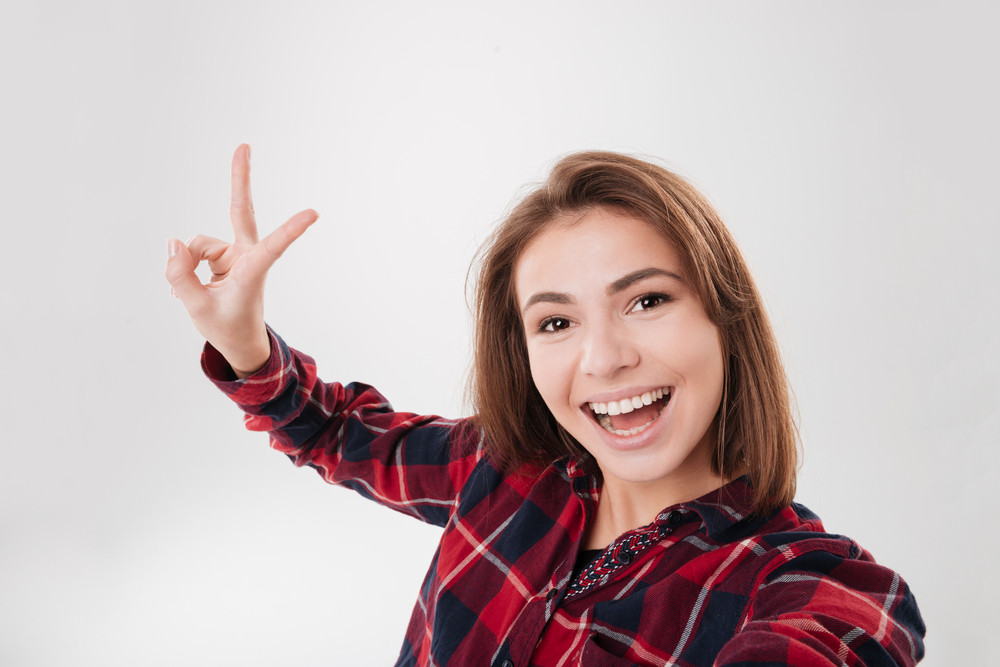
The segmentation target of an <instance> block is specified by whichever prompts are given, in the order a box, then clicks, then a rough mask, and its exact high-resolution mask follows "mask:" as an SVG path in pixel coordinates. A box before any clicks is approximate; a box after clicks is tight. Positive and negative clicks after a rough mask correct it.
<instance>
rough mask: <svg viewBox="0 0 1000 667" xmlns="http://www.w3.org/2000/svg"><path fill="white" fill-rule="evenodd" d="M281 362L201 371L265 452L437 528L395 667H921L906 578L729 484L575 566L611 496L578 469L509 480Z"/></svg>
mask: <svg viewBox="0 0 1000 667" xmlns="http://www.w3.org/2000/svg"><path fill="white" fill-rule="evenodd" d="M271 345H272V348H271V358H270V360H269V361H268V363H267V365H265V366H264V368H262V369H261V370H260V371H258V372H257V373H256V374H254V375H252V376H250V377H248V378H245V379H243V380H236V379H235V377H234V375H233V374H232V370H231V369H230V368H229V366H228V365H227V364H226V362H225V360H224V359H223V358H222V357H221V355H219V353H218V352H217V351H215V350H214V349H213V348H212V347H211V346H206V348H205V352H204V354H203V356H202V365H203V368H204V370H205V372H206V374H207V375H208V376H209V377H210V378H211V379H212V380H213V381H214V382H215V383H216V385H217V386H218V387H219V388H220V389H222V391H224V392H225V393H226V394H228V395H229V397H230V398H231V399H232V400H233V401H235V402H236V403H237V405H238V406H239V407H240V408H241V409H242V410H243V411H244V413H245V423H246V426H247V427H248V428H249V429H251V430H254V431H265V432H267V433H268V434H269V436H270V442H271V446H272V447H274V448H275V449H277V450H279V451H281V452H283V453H285V454H286V455H287V456H288V457H289V458H290V459H291V460H292V461H293V462H294V463H295V465H298V466H309V467H311V468H314V469H315V470H316V471H317V472H318V473H319V474H320V475H321V476H322V477H323V479H325V480H326V481H327V482H330V483H333V484H338V485H341V486H345V487H348V488H351V489H353V490H354V491H356V492H358V493H360V494H361V495H363V496H365V497H367V498H370V499H372V500H374V501H376V502H379V503H381V504H383V505H386V506H388V507H391V508H393V509H395V510H397V511H399V512H403V513H405V514H409V515H411V516H413V517H415V518H417V519H420V520H421V521H425V522H428V523H431V524H435V525H437V526H440V527H442V528H443V529H444V530H443V533H442V536H441V541H440V544H439V546H438V549H437V552H436V553H435V555H434V557H433V559H432V561H431V564H430V568H429V570H428V572H427V575H426V578H425V580H424V583H423V585H422V588H421V591H420V595H419V598H418V600H417V602H416V604H415V606H414V608H413V614H412V617H411V620H410V623H409V627H407V628H406V631H405V638H404V640H403V645H402V649H401V651H400V654H399V659H398V661H397V663H396V664H397V665H436V666H439V667H444V666H446V665H447V666H462V667H466V666H470V665H496V666H497V667H515V666H516V667H520V666H528V665H539V666H547V667H551V666H563V665H610V666H616V665H635V664H640V665H679V666H684V665H755V666H760V665H809V666H813V665H847V666H855V665H912V664H915V663H916V662H918V661H919V660H920V658H921V657H922V656H923V650H924V649H923V641H922V638H923V635H924V624H923V621H922V619H921V616H920V612H919V610H918V608H917V605H916V602H915V600H914V598H913V595H912V594H911V592H910V590H909V588H908V587H907V585H906V584H905V583H904V582H903V580H902V579H901V578H900V577H899V575H898V574H896V573H895V572H893V571H892V570H890V569H887V568H885V567H883V566H881V565H879V564H877V563H875V561H874V560H873V559H872V557H871V556H870V554H868V553H867V552H866V551H865V550H864V549H862V548H861V547H859V546H858V545H857V544H855V543H854V542H853V541H851V540H849V539H847V538H845V537H841V536H836V535H830V534H827V533H826V532H825V531H824V529H823V525H822V523H821V522H820V520H819V518H818V517H816V516H815V515H814V514H812V513H811V512H810V511H809V510H807V509H806V508H804V507H802V506H801V505H797V504H793V505H792V506H789V507H786V508H784V509H782V510H781V511H779V512H776V513H775V514H773V515H770V516H765V517H759V516H758V517H755V516H752V515H751V513H750V510H749V507H750V497H751V488H750V487H749V485H748V483H747V481H746V480H745V479H739V480H736V481H733V482H731V483H729V484H727V485H726V486H724V487H722V488H721V489H718V490H716V491H714V492H712V493H710V494H708V495H706V496H703V497H701V498H699V499H697V500H694V501H691V502H687V503H682V504H679V505H675V506H672V507H668V508H665V509H664V510H663V511H662V512H661V513H660V514H659V516H657V518H656V519H655V520H654V521H653V522H652V523H650V524H649V525H647V526H643V527H641V528H639V529H637V530H634V531H631V532H629V533H626V534H625V535H622V536H621V537H619V538H618V539H616V540H615V541H614V542H613V543H612V544H611V545H609V546H608V548H607V549H606V550H605V551H604V552H603V553H602V554H601V555H600V556H599V557H598V558H597V559H596V560H595V561H593V562H592V563H591V564H590V565H589V566H587V567H585V568H584V570H583V571H582V572H580V573H578V574H575V575H574V572H573V566H574V563H575V560H576V556H577V553H578V551H579V549H580V547H581V540H582V537H583V534H584V530H585V528H586V526H587V523H588V521H589V520H590V519H591V517H592V516H593V515H594V511H595V509H596V505H597V501H598V498H599V496H600V482H599V476H598V475H596V474H595V472H596V471H595V470H594V469H592V465H593V464H592V463H591V462H589V461H587V460H575V459H572V458H567V459H565V460H562V461H557V462H555V463H553V464H552V465H550V466H548V467H544V468H542V467H537V466H524V467H521V468H519V469H517V470H514V471H508V472H503V471H501V470H500V469H499V468H498V467H497V466H495V465H494V464H493V463H492V462H491V461H490V458H489V456H487V455H486V454H485V453H484V448H483V436H482V433H481V431H480V430H478V429H477V428H476V427H474V426H473V425H472V423H471V422H469V421H468V420H448V419H442V418H440V417H434V416H419V415H414V414H409V413H403V412H396V411H394V410H393V409H392V408H391V407H390V405H389V403H388V402H387V401H386V400H385V399H384V398H383V397H382V396H381V395H380V394H379V393H378V392H376V391H375V390H374V389H372V388H371V387H368V386H366V385H363V384H349V385H341V384H336V383H332V384H326V383H323V382H321V381H320V380H319V379H318V377H317V374H316V365H315V363H314V362H313V360H312V359H311V358H309V357H308V356H306V355H304V354H301V353H299V352H296V351H294V350H292V349H291V348H289V347H288V346H287V345H286V344H285V343H284V342H283V341H282V340H281V339H280V338H279V337H277V336H276V335H275V334H274V333H273V332H271Z"/></svg>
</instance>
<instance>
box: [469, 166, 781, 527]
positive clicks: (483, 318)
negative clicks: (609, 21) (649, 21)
mask: <svg viewBox="0 0 1000 667" xmlns="http://www.w3.org/2000/svg"><path fill="white" fill-rule="evenodd" d="M597 208H605V209H610V210H613V211H615V212H619V213H624V214H627V215H630V216H632V217H635V218H637V219H640V220H643V221H645V222H647V223H649V224H650V225H652V226H653V227H654V228H655V229H656V230H657V231H658V232H659V233H660V234H662V235H663V238H664V239H666V241H667V242H668V243H670V244H671V245H672V246H673V247H674V248H675V249H676V250H677V252H678V254H679V255H680V257H681V260H682V262H683V268H684V272H685V276H686V279H687V280H688V281H689V283H690V286H691V288H692V289H693V290H694V291H695V293H696V294H697V295H698V296H699V297H700V299H701V303H702V306H703V307H704V308H705V312H706V313H707V314H708V317H709V319H711V321H712V322H714V323H715V325H716V326H717V327H718V328H719V332H720V338H721V341H722V348H723V358H724V359H725V381H724V388H723V394H722V401H721V404H720V406H719V411H718V413H717V415H716V422H717V433H718V442H717V444H716V447H715V450H714V453H713V456H712V467H713V469H714V470H715V472H716V473H717V474H719V475H721V476H722V477H723V478H725V479H734V478H736V477H738V476H740V475H747V476H748V477H749V479H750V483H751V485H752V486H753V490H754V501H755V510H756V511H757V512H759V513H768V512H771V511H774V510H776V509H778V508H780V507H784V506H785V505H787V504H789V503H790V502H791V501H792V498H793V496H794V495H795V474H796V468H797V458H798V457H797V454H798V450H797V431H796V427H795V422H794V420H793V418H792V411H791V404H790V398H789V388H788V382H787V379H786V376H785V371H784V368H783V366H782V363H781V359H780V356H779V354H778V347H777V344H776V341H775V337H774V333H773V332H772V330H771V325H770V322H769V321H768V317H767V314H766V312H765V311H764V306H763V304H762V302H761V298H760V294H759V293H758V291H757V287H756V286H755V284H754V282H753V279H752V278H751V276H750V272H749V270H748V269H747V266H746V263H745V262H744V260H743V257H742V255H741V254H740V251H739V249H738V248H737V247H736V243H735V241H734V240H733V237H732V236H731V235H730V233H729V230H727V229H726V227H725V225H724V224H723V223H722V220H721V219H720V217H719V215H718V214H717V213H716V212H715V210H714V209H713V208H712V207H711V206H710V205H709V203H708V202H707V201H706V200H705V198H704V197H703V196H702V195H701V194H700V193H699V192H698V191H697V190H695V188H694V187H692V186H691V185H690V184H689V183H688V182H687V181H685V180H684V179H682V178H680V177H679V176H677V175H676V174H674V173H672V172H670V171H668V170H666V169H664V168H662V167H659V166H656V165H654V164H651V163H649V162H645V161H643V160H639V159H636V158H633V157H629V156H626V155H620V154H617V153H610V152H583V153H576V154H573V155H569V156H568V157H565V158H563V159H562V160H560V161H559V162H558V163H557V164H556V165H555V167H554V168H553V169H552V172H551V174H550V175H549V178H548V180H546V181H545V182H544V183H543V184H542V185H541V186H540V187H538V188H537V189H535V190H534V191H532V192H531V193H530V194H528V195H527V196H526V197H525V198H524V199H522V200H521V201H520V203H518V204H517V205H516V206H515V207H514V208H513V210H512V211H511V212H510V214H509V215H508V216H507V218H506V219H505V220H504V221H503V222H502V223H501V224H500V226H499V227H498V228H497V229H496V231H495V232H494V233H493V235H492V236H491V237H490V238H489V239H488V240H487V242H486V243H485V244H484V246H483V247H482V248H481V249H480V253H479V255H478V268H479V272H478V278H477V280H476V283H475V285H476V292H475V312H476V325H475V343H474V345H475V347H474V361H473V368H472V376H471V378H470V393H471V399H472V404H473V408H474V409H475V411H476V412H477V417H476V423H478V424H479V425H480V426H481V427H482V428H483V430H484V432H485V434H486V447H487V450H488V454H489V455H490V456H491V457H492V459H493V460H494V461H496V462H497V463H498V464H499V465H501V466H503V467H506V468H508V469H510V468H512V467H513V466H516V465H520V464H524V463H535V464H542V465H547V464H549V463H551V462H553V461H554V460H557V459H560V458H563V457H565V456H567V455H571V454H577V455H579V454H581V453H582V448H581V447H580V445H579V444H578V443H577V442H576V441H575V440H574V439H573V437H572V436H570V435H569V433H568V432H566V431H565V429H563V428H562V426H560V425H559V423H558V422H557V421H556V420H555V418H554V417H553V416H552V414H551V413H550V412H549V410H548V408H547V407H546V406H545V403H544V401H543V400H542V397H541V395H540V394H539V393H538V390H537V389H536V388H535V385H534V382H533V381H532V378H531V371H530V368H529V365H528V352H527V347H526V345H525V335H524V329H523V324H522V321H521V315H520V310H519V309H518V307H517V295H516V292H515V284H514V278H515V272H516V269H517V262H518V259H519V258H520V256H521V253H522V252H523V251H524V249H525V247H526V246H527V244H528V243H529V242H530V241H531V240H532V239H533V238H534V237H535V236H537V235H538V234H539V233H540V232H542V231H543V230H545V229H546V228H547V227H548V226H549V225H550V224H552V223H553V221H556V220H566V219H567V218H570V217H571V216H578V215H580V214H582V213H585V212H587V211H590V210H593V209H597Z"/></svg>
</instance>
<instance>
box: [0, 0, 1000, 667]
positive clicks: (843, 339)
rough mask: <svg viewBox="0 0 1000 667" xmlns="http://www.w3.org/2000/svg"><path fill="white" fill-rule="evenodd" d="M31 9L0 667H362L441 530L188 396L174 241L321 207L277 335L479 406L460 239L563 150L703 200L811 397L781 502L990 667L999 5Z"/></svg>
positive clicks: (415, 407) (379, 649) (10, 244)
mask: <svg viewBox="0 0 1000 667" xmlns="http://www.w3.org/2000/svg"><path fill="white" fill-rule="evenodd" d="M471 5H472V3H458V2H455V3H437V2H403V1H398V2H389V1H382V2H366V3H360V2H359V3H347V2H310V3H294V2H292V3H288V2H285V3H280V5H279V3H263V2H239V3H237V2H228V3H220V2H190V1H180V2H178V1H174V2H169V3H168V2H160V3H135V2H125V1H120V2H109V1H106V0H102V1H96V2H88V3H74V2H54V1H50V2H41V1H37V2H28V3H20V5H19V6H17V7H6V8H5V10H4V17H3V20H2V22H0V69H2V82H3V86H2V93H0V94H2V105H0V206H2V215H3V217H2V220H3V222H2V224H3V235H2V241H3V243H2V259H0V289H2V297H0V313H2V317H3V318H4V319H3V326H2V328H0V337H2V338H0V342H2V344H3V354H2V355H0V376H2V378H3V382H2V385H0V392H2V393H0V411H2V423H3V436H2V443H3V444H2V450H0V456H2V458H0V664H2V665H4V666H11V667H21V666H35V665H45V666H49V665H52V666H57V665H58V666H61V665H87V666H89V665H95V666H96V665H101V666H106V665H123V666H132V665H180V664H184V665H241V666H253V665H261V666H265V665H369V664H370V665H384V664H388V663H391V662H392V661H393V660H394V658H395V656H396V654H397V652H398V649H399V645H400V642H401V640H402V636H403V631H404V629H405V626H406V622H407V619H408V618H409V614H410V608H411V606H412V603H413V601H414V600H415V598H416V594H417V590H418V587H419V583H420V580H421V578H422V576H423V573H424V571H425V568H426V566H427V563H428V560H429V558H430V556H431V554H432V552H433V548H434V545H435V542H436V539H437V535H438V533H437V530H436V529H433V528H429V527H426V526H423V525H419V524H417V523H415V522H413V521H412V520H411V519H407V518H405V517H403V516H401V515H396V514H394V513H392V512H389V511H387V510H383V509H381V508H378V507H375V506H369V504H367V503H364V502H362V501H361V500H360V499H357V498H355V497H354V496H353V495H352V494H350V493H348V492H346V491H343V490H340V489H334V488H330V487H327V486H326V485H325V484H323V483H322V482H321V481H320V480H319V478H318V477H317V476H316V475H315V474H314V473H312V472H309V471H303V470H297V469H295V468H294V467H293V466H291V465H289V464H288V463H287V461H286V460H285V459H284V457H283V456H281V455H280V454H277V453H275V452H273V451H271V450H270V449H268V447H267V445H266V438H265V437H264V436H262V435H260V434H251V433H247V432H245V431H244V430H243V429H242V425H241V420H240V417H239V415H238V413H237V411H236V409H235V408H234V407H233V406H232V405H230V404H229V403H228V401H227V399H225V398H224V397H223V396H221V395H220V394H218V393H217V392H216V391H215V390H214V388H213V387H211V385H210V384H209V383H208V382H207V381H206V380H204V379H203V377H202V376H201V372H200V370H199V367H198V354H199V352H200V346H201V341H200V340H199V339H198V336H197V334H196V333H195V331H194V330H193V328H192V327H191V326H190V323H189V322H188V320H187V317H186V315H185V314H184V312H183V309H182V307H181V304H180V303H179V302H177V301H175V300H172V299H170V298H169V296H168V292H169V290H168V287H167V284H166V282H165V281H164V279H163V275H162V274H163V265H164V261H165V241H166V239H167V238H168V237H171V236H174V237H179V238H181V239H185V238H187V237H188V236H189V235H191V234H194V233H196V232H202V233H208V234H212V235H216V236H227V235H228V234H229V222H228V214H227V207H228V187H229V184H228V168H229V160H230V155H231V152H232V150H233V149H234V148H235V147H236V145H237V144H239V143H240V142H243V141H247V142H250V143H251V144H252V145H253V148H254V175H253V178H254V190H255V196H256V202H257V211H258V214H259V220H260V222H261V226H262V227H263V228H265V229H266V230H270V229H272V228H273V227H274V226H275V225H276V224H278V223H279V222H280V221H282V220H284V219H285V218H286V217H287V216H289V215H290V214H292V213H294V212H295V211H297V210H300V209H302V208H306V207H313V208H315V209H317V210H318V211H320V213H321V218H320V220H319V222H318V223H317V224H316V225H315V226H314V227H313V228H312V229H311V230H309V231H308V232H307V234H306V236H305V237H303V239H302V240H301V241H300V242H299V243H298V244H297V245H295V246H294V247H293V248H292V249H291V250H290V251H289V252H288V254H287V255H286V256H285V258H284V259H283V260H282V262H281V263H280V264H279V265H278V266H277V267H276V268H275V270H274V271H273V272H272V276H271V281H270V284H269V292H268V310H267V313H268V320H269V321H270V322H271V324H272V325H273V326H275V328H276V329H277V330H278V331H279V332H281V333H282V334H283V336H284V337H285V338H286V339H287V340H288V341H289V343H290V344H292V345H294V346H296V347H298V348H300V349H303V350H305V351H307V352H309V353H310V354H312V355H313V356H314V357H316V358H317V359H318V361H319V363H320V370H321V373H322V374H323V376H324V377H326V378H327V379H331V380H332V379H338V380H345V381H347V380H353V379H360V380H365V381H367V382H371V383H373V384H375V385H376V386H377V387H379V388H380V389H381V390H382V391H383V392H384V393H385V394H386V395H387V396H389V397H390V399H392V400H393V402H394V404H395V405H396V406H397V407H400V408H403V409H407V410H412V411H417V412H427V413H438V414H444V415H447V416H456V415H459V414H464V411H465V408H464V407H463V402H462V395H463V381H464V374H465V369H466V367H467V364H468V347H469V346H468V340H469V330H470V325H469V316H468V312H467V309H466V302H465V292H464V280H465V275H466V269H467V266H468V263H469V260H470V259H471V257H472V255H473V253H474V251H475V249H476V247H477V246H478V245H479V243H480V242H481V241H482V240H483V239H484V237H485V236H486V234H487V233H488V231H489V230H490V228H491V227H492V225H493V224H494V222H495V221H496V220H498V219H499V218H500V217H502V215H503V212H504V211H505V210H506V208H507V207H508V206H509V204H510V203H511V202H512V201H513V199H514V197H515V195H516V194H517V193H518V192H519V191H520V189H521V188H522V186H524V185H525V184H527V183H531V182H535V181H538V180H540V179H541V178H543V177H544V175H545V173H546V171H547V169H548V167H549V166H551V164H552V163H553V162H554V160H555V159H556V158H557V157H558V156H560V155H563V154H565V153H568V152H571V151H575V150H580V149H585V148H603V149H612V150H620V151H625V152H629V153H636V154H642V155H649V156H654V157H655V158H657V159H659V160H661V161H662V163H663V164H665V165H666V166H668V167H671V168H673V169H675V170H677V171H679V172H680V173H682V174H683V175H685V176H687V177H688V178H690V179H691V180H692V181H693V182H694V183H695V184H696V185H697V186H698V187H700V188H701V189H702V190H703V191H705V192H706V193H707V194H708V196H709V197H710V198H711V199H712V200H713V201H714V202H715V204H716V205H717V206H718V208H719V209H720V211H721V212H722V214H723V217H724V218H725V219H726V220H727V222H728V224H729V225H730V227H731V228H732V230H733V232H734V233H735V235H736V237H737V238H738V240H739V241H740V243H741V245H742V247H743V250H744V251H745V254H746V256H747V258H748V261H749V262H750V265H751V267H752V268H753V270H754V271H755V274H756V277H757V279H758V281H759V284H760V286H761V289H762V291H763V292H764V294H765V297H766V299H767V303H768V306H769V308H770V310H771V313H772V315H773V318H774V324H775V327H776V329H777V331H778V334H779V337H780V340H781V343H782V346H783V351H784V354H785V359H786V362H787V365H788V368H789V372H790V375H791V379H792V382H793V386H794V389H795V393H796V396H797V400H798V404H799V408H800V413H801V421H802V434H803V440H804V450H805V458H804V465H803V468H802V472H801V477H800V492H799V499H800V500H801V501H802V502H804V503H805V504H807V505H809V506H810V507H811V508H812V509H814V510H815V511H817V512H818V513H819V514H820V515H821V516H823V518H824V520H825V522H826V524H827V527H828V529H830V530H831V531H833V532H842V533H846V534H849V535H851V536H852V537H854V538H856V539H857V540H858V541H860V542H861V543H862V544H863V545H864V546H866V547H867V548H868V549H869V550H870V551H872V552H873V553H874V554H875V556H876V557H877V558H878V559H879V560H880V561H881V562H883V563H885V564H886V565H888V566H890V567H893V568H895V569H897V570H899V571H900V572H901V573H902V574H903V576H904V577H905V578H906V579H907V580H908V582H909V583H910V584H911V586H912V588H913V590H914V591H915V593H916V596H917V599H918V601H919V603H920V605H921V608H922V610H923V613H924V616H925V619H926V621H927V624H928V626H929V634H928V638H927V649H928V659H927V660H926V664H928V665H936V666H942V665H971V664H993V663H996V662H997V661H998V660H1000V652H998V649H997V642H996V640H995V637H994V636H993V634H994V633H995V627H996V625H997V620H998V618H997V612H996V599H997V597H998V595H1000V586H998V580H997V568H996V567H995V564H994V555H995V554H996V552H997V547H998V543H997V537H996V532H995V528H996V525H997V524H996V520H995V518H992V517H993V512H992V511H991V510H992V509H994V508H995V505H996V492H995V486H996V485H995V478H996V476H997V473H998V454H997V452H998V449H1000V448H998V446H997V445H998V444H1000V442H998V440H1000V438H998V434H1000V423H998V422H1000V411H998V407H997V405H998V399H1000V355H998V353H997V342H998V334H997V330H998V325H1000V321H998V320H1000V317H998V306H1000V303H998V297H997V287H998V280H997V271H996V261H995V259H994V247H995V246H996V244H997V242H998V240H1000V233H998V231H997V229H998V223H1000V219H998V218H1000V216H998V214H997V205H996V193H997V187H996V183H997V181H998V180H1000V179H998V177H1000V169H998V162H997V154H998V149H1000V141H998V138H1000V133H998V129H997V119H998V118H1000V113H998V112H1000V104H998V99H997V85H996V84H997V63H998V62H1000V48H998V46H997V41H996V39H995V36H996V35H995V32H996V26H997V24H998V19H1000V11H998V10H997V9H996V8H995V5H994V4H992V3H986V2H982V3H972V2H949V3H944V2H939V3H930V2H868V1H865V2H838V3H812V2H810V3H803V2H793V1H791V0H789V1H780V2H752V3H747V2H714V3H693V2H619V3H614V8H613V9H612V3H610V2H608V3H597V2H561V3H551V2H540V1H536V2H511V1H510V0H506V1H505V2H502V3H500V2H497V3H492V5H487V4H485V3H483V4H479V5H477V6H475V7H473V6H471Z"/></svg>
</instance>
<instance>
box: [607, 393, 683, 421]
mask: <svg viewBox="0 0 1000 667" xmlns="http://www.w3.org/2000/svg"><path fill="white" fill-rule="evenodd" d="M664 393H669V391H668V390H666V389H654V390H652V391H647V392H645V393H643V394H640V395H638V396H633V397H632V398H623V399H621V400H620V401H609V402H608V403H590V404H589V405H590V409H591V410H593V411H594V413H595V414H599V415H610V416H612V417H613V416H615V415H624V414H626V413H629V412H632V411H633V410H635V409H636V408H641V407H642V406H644V405H651V404H652V403H653V401H657V400H659V399H661V398H663V394H664Z"/></svg>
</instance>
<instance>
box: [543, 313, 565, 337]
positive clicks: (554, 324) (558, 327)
mask: <svg viewBox="0 0 1000 667" xmlns="http://www.w3.org/2000/svg"><path fill="white" fill-rule="evenodd" d="M567 328H569V320H567V319H565V318H562V317H550V318H549V319H547V320H543V321H542V323H541V325H540V326H539V327H538V330H539V331H546V332H549V333H555V332H557V331H562V330H563V329H567Z"/></svg>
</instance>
